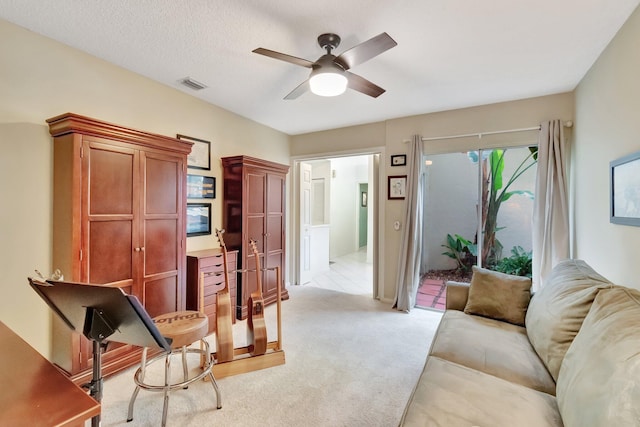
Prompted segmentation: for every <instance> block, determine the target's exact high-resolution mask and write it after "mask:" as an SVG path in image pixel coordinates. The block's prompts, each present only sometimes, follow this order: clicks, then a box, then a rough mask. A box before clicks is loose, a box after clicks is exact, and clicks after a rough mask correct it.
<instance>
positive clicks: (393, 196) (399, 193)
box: [387, 175, 407, 200]
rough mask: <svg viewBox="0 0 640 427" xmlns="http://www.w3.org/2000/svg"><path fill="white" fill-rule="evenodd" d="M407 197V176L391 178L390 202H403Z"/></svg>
mask: <svg viewBox="0 0 640 427" xmlns="http://www.w3.org/2000/svg"><path fill="white" fill-rule="evenodd" d="M406 195H407V175H398V176H390V177H389V194H388V197H387V198H388V199H389V200H402V199H404V198H405V197H406Z"/></svg>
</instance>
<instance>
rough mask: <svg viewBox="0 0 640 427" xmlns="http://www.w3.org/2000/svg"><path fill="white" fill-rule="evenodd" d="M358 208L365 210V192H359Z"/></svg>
mask: <svg viewBox="0 0 640 427" xmlns="http://www.w3.org/2000/svg"><path fill="white" fill-rule="evenodd" d="M360 207H361V208H366V207H367V192H366V191H361V192H360Z"/></svg>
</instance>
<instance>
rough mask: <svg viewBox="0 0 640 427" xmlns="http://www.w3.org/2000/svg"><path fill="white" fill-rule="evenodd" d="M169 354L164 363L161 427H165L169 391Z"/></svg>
mask: <svg viewBox="0 0 640 427" xmlns="http://www.w3.org/2000/svg"><path fill="white" fill-rule="evenodd" d="M170 379H171V353H168V354H167V358H166V359H165V362H164V405H163V406H162V427H164V426H165V425H167V412H168V409H169V390H170V389H171V381H170Z"/></svg>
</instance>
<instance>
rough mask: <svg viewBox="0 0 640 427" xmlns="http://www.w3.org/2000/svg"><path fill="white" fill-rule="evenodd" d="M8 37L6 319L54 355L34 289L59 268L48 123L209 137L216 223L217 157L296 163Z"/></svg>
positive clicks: (216, 112)
mask: <svg viewBox="0 0 640 427" xmlns="http://www.w3.org/2000/svg"><path fill="white" fill-rule="evenodd" d="M0 40H2V41H3V42H2V43H0V150H1V152H2V155H1V157H0V195H1V196H2V199H1V201H0V242H2V244H1V245H0V263H1V264H0V271H1V272H2V274H1V276H2V279H1V280H0V321H2V322H4V323H5V324H7V325H8V326H9V327H11V328H12V329H14V330H15V331H16V332H17V333H18V334H19V335H21V336H22V337H23V338H24V339H25V340H27V341H28V342H29V343H30V344H31V345H33V346H34V347H35V348H36V349H37V350H39V351H40V352H41V353H43V354H45V355H48V354H49V352H50V348H51V345H50V338H49V325H50V313H49V309H48V308H47V307H46V306H45V305H44V303H43V302H42V301H40V300H39V298H38V297H37V295H35V292H33V291H32V290H31V289H30V288H29V286H28V284H27V276H29V275H32V274H33V270H34V269H36V268H37V269H39V270H41V271H42V272H43V273H45V274H47V273H49V272H50V270H51V265H50V263H51V246H52V242H51V201H52V185H51V180H52V143H51V138H50V136H49V134H48V128H47V127H46V123H45V119H47V118H50V117H53V116H55V115H58V114H61V113H65V112H73V113H78V114H82V115H85V116H89V117H94V118H97V119H100V120H104V121H107V122H111V123H117V124H119V125H123V126H128V127H132V128H135V129H140V130H144V131H148V132H152V133H158V134H162V135H169V136H175V135H176V134H178V133H180V134H185V135H190V136H194V137H197V138H201V139H205V140H208V141H211V142H212V147H211V148H212V170H211V171H210V172H209V171H206V172H200V171H196V170H190V172H193V173H195V174H203V175H211V176H215V177H217V179H218V182H217V190H218V196H217V198H216V199H215V200H214V201H213V226H214V227H215V226H218V227H219V226H221V221H222V216H221V215H222V210H221V209H222V208H221V182H222V179H221V171H220V162H219V160H218V159H219V158H220V157H223V156H231V155H238V154H247V155H251V156H254V157H260V158H265V159H268V160H272V161H276V162H279V163H284V164H289V157H290V155H289V136H287V135H286V134H283V133H280V132H277V131H275V130H273V129H270V128H268V127H265V126H262V125H260V124H257V123H255V122H252V121H250V120H248V119H245V118H243V117H240V116H238V115H236V114H233V113H230V112H229V111H226V110H223V109H221V108H218V107H215V106H213V105H210V104H207V103H205V102H202V101H200V100H198V99H196V98H194V97H192V96H189V95H187V94H185V93H182V92H181V91H179V90H177V89H173V88H170V87H167V86H164V85H160V84H158V83H155V82H153V81H151V80H149V79H147V78H144V77H142V76H140V75H137V74H134V73H131V72H129V71H126V70H123V69H121V68H118V67H116V66H114V65H110V64H108V63H106V62H104V61H102V60H99V59H96V58H95V57H92V56H90V55H87V54H84V53H82V52H80V51H78V50H75V49H71V48H69V47H67V46H65V45H63V44H60V43H57V42H54V41H52V40H49V39H47V38H44V37H42V36H39V35H37V34H35V33H32V32H29V31H27V30H24V29H22V28H20V27H17V26H15V25H13V24H10V23H8V22H6V21H2V20H0ZM8 41H10V42H8ZM217 246H218V243H217V239H216V238H215V235H212V236H202V237H191V238H189V239H187V250H196V249H202V248H208V247H217Z"/></svg>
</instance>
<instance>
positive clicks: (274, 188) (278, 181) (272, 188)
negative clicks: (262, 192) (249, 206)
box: [267, 174, 284, 214]
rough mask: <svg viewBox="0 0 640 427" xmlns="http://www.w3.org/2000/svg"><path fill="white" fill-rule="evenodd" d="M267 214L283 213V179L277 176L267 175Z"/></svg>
mask: <svg viewBox="0 0 640 427" xmlns="http://www.w3.org/2000/svg"><path fill="white" fill-rule="evenodd" d="M267 194H268V195H269V197H268V198H267V213H268V214H271V213H283V212H284V179H283V178H282V177H281V176H279V175H273V174H269V175H267Z"/></svg>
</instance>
